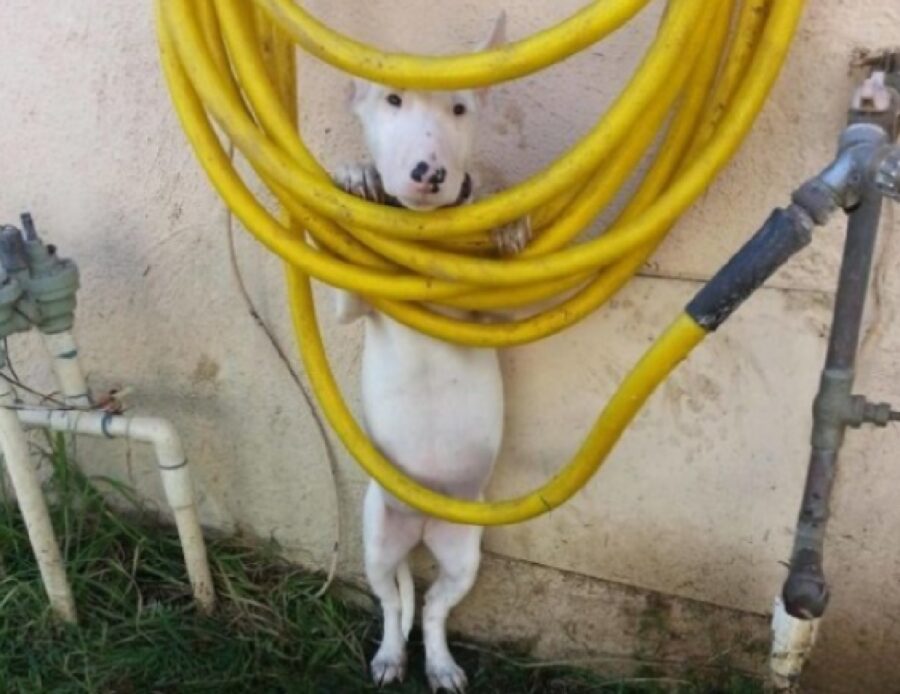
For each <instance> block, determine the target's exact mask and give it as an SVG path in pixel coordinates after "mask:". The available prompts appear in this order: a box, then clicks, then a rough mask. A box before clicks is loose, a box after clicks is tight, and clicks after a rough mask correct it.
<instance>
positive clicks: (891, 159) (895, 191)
mask: <svg viewBox="0 0 900 694" xmlns="http://www.w3.org/2000/svg"><path fill="white" fill-rule="evenodd" d="M874 168H875V172H874V174H873V176H872V180H873V182H874V184H875V188H876V189H877V190H878V192H879V193H881V195H883V196H884V197H886V198H890V199H891V200H895V201H897V202H900V146H898V145H894V146H893V147H885V148H883V149H882V150H881V151H880V152H879V153H878V160H877V161H876V163H875V167H874Z"/></svg>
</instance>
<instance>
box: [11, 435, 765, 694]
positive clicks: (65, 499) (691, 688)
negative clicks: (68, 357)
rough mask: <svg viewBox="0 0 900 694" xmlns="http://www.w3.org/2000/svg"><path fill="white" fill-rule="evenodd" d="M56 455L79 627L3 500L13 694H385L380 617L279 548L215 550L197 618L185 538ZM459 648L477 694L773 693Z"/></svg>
mask: <svg viewBox="0 0 900 694" xmlns="http://www.w3.org/2000/svg"><path fill="white" fill-rule="evenodd" d="M46 455H47V457H48V458H49V460H50V462H51V463H52V467H53V476H52V479H51V480H50V482H49V484H48V495H49V496H50V498H52V499H53V501H54V503H53V506H52V515H53V520H54V525H55V527H56V529H57V533H58V536H59V538H60V542H61V543H62V549H63V552H64V554H65V559H66V566H67V570H68V575H69V579H70V581H71V582H72V588H73V591H74V593H75V600H76V604H77V606H78V611H79V617H80V621H81V624H80V626H78V627H67V626H63V625H61V624H59V623H58V622H56V621H55V620H54V619H53V618H52V616H51V615H50V613H49V611H48V608H47V602H46V599H45V596H44V593H43V589H42V586H41V582H40V577H39V575H38V570H37V566H36V564H35V562H34V559H33V557H32V554H31V549H30V546H29V544H28V538H27V536H26V534H25V529H24V526H23V524H22V520H21V517H20V516H19V514H18V511H17V510H16V509H15V505H14V504H9V503H3V505H2V508H0V644H2V647H0V683H2V685H0V686H2V691H4V692H17V693H18V692H22V693H29V694H30V693H32V692H54V694H59V693H66V692H90V693H97V694H101V693H102V694H117V693H123V694H129V693H132V692H133V693H136V694H137V693H144V692H216V693H217V694H218V693H227V692H241V693H243V692H253V693H254V694H255V693H263V692H264V693H268V692H273V693H274V692H291V693H298V694H302V693H305V692H316V693H318V692H322V693H323V694H324V693H329V694H332V693H343V692H366V691H376V690H375V688H374V687H372V686H371V685H370V684H369V681H368V679H367V675H366V661H367V660H368V659H369V657H371V654H372V653H373V652H374V649H375V645H376V644H375V639H376V638H377V635H378V623H377V620H374V619H373V617H372V615H371V614H369V613H367V612H365V611H363V610H361V609H359V608H357V607H354V606H352V605H351V604H350V603H348V602H345V601H341V600H339V599H337V598H335V597H333V596H326V597H324V598H320V599H316V598H314V597H313V596H314V594H315V592H316V591H317V590H318V588H319V586H320V584H321V578H320V577H318V576H315V575H311V574H309V573H307V572H304V571H302V570H300V569H298V568H297V567H294V566H291V565H289V564H287V563H286V562H284V561H282V560H281V559H279V558H278V557H277V556H276V553H275V551H274V548H271V547H269V548H266V547H263V548H260V547H250V546H248V545H247V544H244V543H242V542H240V541H237V540H234V539H231V540H223V539H215V540H211V541H210V543H209V557H210V563H211V567H212V571H213V575H214V579H215V583H216V588H217V591H218V598H219V607H218V609H217V611H216V614H215V615H213V616H211V617H204V616H202V615H199V614H198V613H197V612H196V611H195V610H194V608H193V605H192V603H191V599H190V587H189V585H188V584H187V581H186V578H185V576H184V566H183V564H182V558H181V548H180V545H179V544H178V540H177V537H176V536H175V534H174V532H173V531H172V530H171V529H169V528H166V527H160V526H158V525H154V524H149V523H144V522H143V521H141V522H136V521H134V520H131V519H130V518H125V517H123V516H122V515H121V514H119V513H117V512H114V511H113V510H112V509H111V508H110V506H109V505H108V504H107V503H106V501H105V500H104V497H103V496H102V495H101V494H100V493H99V492H98V491H97V487H98V486H103V487H104V488H107V487H109V488H110V489H111V490H113V491H115V492H116V493H119V494H121V495H123V496H124V497H125V498H130V497H129V490H128V489H126V488H123V487H121V486H118V485H115V484H113V483H112V482H110V481H108V480H94V481H93V483H92V482H91V481H89V480H87V479H86V478H85V477H84V476H83V475H81V474H80V473H79V472H78V470H77V468H75V467H74V466H72V465H70V461H69V460H68V458H67V455H66V450H65V447H64V445H63V439H62V438H60V437H54V438H53V439H51V447H50V450H48V451H47V452H46ZM95 485H96V486H95ZM132 501H133V502H134V503H135V509H136V510H137V509H138V508H139V507H138V505H137V503H136V501H134V500H133V499H132ZM144 517H145V518H146V515H145V516H144ZM454 651H455V653H456V654H457V656H458V657H459V660H460V664H461V665H463V666H464V667H465V668H466V671H467V672H468V674H469V677H470V682H471V691H472V692H475V693H481V692H503V693H504V694H519V693H522V694H526V693H529V692H534V693H543V692H548V693H558V694H563V693H575V692H609V693H618V694H624V693H628V694H631V693H635V694H636V693H644V694H651V693H656V692H671V691H677V692H684V693H686V694H687V693H701V692H710V693H712V692H727V693H730V694H752V693H755V692H759V691H761V689H760V688H759V686H758V685H757V684H756V683H754V682H751V681H747V680H743V679H740V678H737V677H733V676H728V675H725V676H724V680H720V681H719V682H717V683H710V682H706V683H701V682H684V681H681V680H678V681H674V680H666V679H663V678H657V677H652V676H648V677H644V678H641V677H636V678H632V679H630V680H627V681H610V680H605V679H603V678H601V677H600V676H598V675H595V674H592V673H589V672H585V671H579V670H575V669H569V668H560V667H542V666H540V664H537V663H534V662H530V661H527V660H525V659H520V658H518V657H515V656H513V655H510V654H506V653H500V652H496V651H492V650H490V649H486V648H481V647H478V646H475V645H471V644H470V645H468V647H466V646H465V645H463V647H460V646H457V647H456V648H455V649H454ZM410 656H411V662H410V667H409V670H410V672H409V675H408V676H407V682H406V683H405V684H404V685H402V686H398V687H391V688H389V689H388V690H387V691H389V692H398V693H413V692H427V691H428V687H427V684H426V683H425V680H424V675H423V669H424V668H423V663H422V647H421V643H419V642H417V641H416V640H415V639H414V641H413V643H412V644H411V648H410Z"/></svg>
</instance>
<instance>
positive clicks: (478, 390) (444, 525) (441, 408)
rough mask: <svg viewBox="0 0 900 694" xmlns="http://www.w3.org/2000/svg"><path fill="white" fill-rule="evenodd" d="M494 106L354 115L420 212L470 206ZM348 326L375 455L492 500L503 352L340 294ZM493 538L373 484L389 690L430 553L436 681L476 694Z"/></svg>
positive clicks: (385, 182)
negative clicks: (470, 183) (469, 182)
mask: <svg viewBox="0 0 900 694" xmlns="http://www.w3.org/2000/svg"><path fill="white" fill-rule="evenodd" d="M504 34H505V17H504V16H503V15H501V17H500V18H499V19H498V20H497V23H496V25H495V27H494V30H493V32H492V34H491V37H490V39H489V40H488V41H487V42H486V43H485V44H484V46H483V48H486V47H488V46H496V45H498V44H500V43H502V42H503V41H504ZM389 97H390V98H389ZM484 99H485V96H484V93H483V92H481V91H479V92H473V91H459V92H440V93H439V92H427V93H423V92H414V91H409V90H392V89H390V88H388V87H384V86H381V85H375V84H370V83H360V82H357V83H356V84H355V86H354V91H353V97H352V103H353V109H354V112H355V113H356V114H357V116H358V117H359V120H360V123H361V124H362V127H363V131H364V133H365V139H366V142H367V143H368V146H369V150H370V153H371V155H372V157H373V159H374V163H373V165H374V169H375V170H377V172H378V175H379V176H380V178H381V184H382V186H383V189H384V192H385V193H387V194H388V195H391V196H393V197H395V198H397V199H398V200H399V201H400V202H401V203H402V204H403V205H404V206H406V207H411V208H416V209H433V208H435V207H440V206H444V205H451V204H453V203H454V202H455V201H457V200H458V198H459V193H460V189H461V187H462V186H463V182H464V180H465V177H466V174H467V173H469V172H470V171H471V164H472V162H471V156H472V151H473V143H474V137H475V133H476V117H477V114H478V111H479V110H480V108H481V107H482V105H483V102H484ZM398 101H399V104H398ZM460 104H461V105H462V107H463V108H462V109H460V108H459V105H460ZM461 110H462V111H463V113H460V111H461ZM420 162H426V163H427V165H428V167H429V168H428V170H429V171H434V170H437V169H439V168H442V169H444V171H445V173H444V175H443V176H442V180H441V183H440V184H439V186H437V189H435V188H436V187H435V186H432V185H429V184H428V182H427V178H426V181H425V184H423V183H422V181H419V180H415V177H412V176H411V175H410V173H411V171H413V170H414V169H415V168H416V166H417V165H418V164H419V163H420ZM371 177H372V167H371V166H369V167H366V166H355V167H354V166H351V167H345V168H344V169H343V170H342V172H341V173H340V174H339V175H338V176H337V177H336V180H337V181H338V182H339V184H340V185H342V186H343V187H344V188H345V189H346V190H349V191H351V192H355V193H356V194H359V195H366V192H367V191H370V190H371V188H372V185H371V180H370V179H371ZM419 178H422V176H419ZM507 231H509V232H511V233H505V234H503V235H502V238H501V239H500V240H501V242H502V244H501V245H503V246H504V250H505V251H507V252H508V251H509V250H520V249H521V247H522V246H523V245H524V243H525V242H526V241H527V237H528V234H529V233H530V232H529V229H528V226H527V224H525V225H522V224H519V225H513V227H512V228H510V229H508V230H507ZM337 312H338V318H339V320H340V321H342V322H350V321H353V320H356V319H357V318H359V317H364V318H365V322H366V323H365V327H366V332H365V348H364V352H363V363H362V400H363V411H364V416H365V424H366V428H367V430H368V432H369V435H370V436H371V437H372V440H373V441H374V442H375V444H376V445H377V446H378V447H379V449H380V450H381V451H382V452H383V453H384V454H385V455H386V456H387V457H388V458H389V459H390V460H392V461H393V462H394V463H395V464H396V465H398V466H399V467H400V468H402V469H403V470H404V471H405V472H406V473H407V474H409V475H410V476H411V477H413V478H414V479H416V480H417V481H419V482H421V483H422V484H424V485H426V486H428V487H430V488H432V489H435V490H437V491H440V492H442V493H444V494H449V495H451V496H455V497H459V498H464V499H480V498H481V497H482V493H483V491H484V488H485V486H486V484H487V482H488V479H489V478H490V475H491V471H492V468H493V465H494V460H495V458H496V456H497V452H498V450H499V448H500V442H501V438H502V431H503V383H502V380H501V375H500V368H499V363H498V359H497V354H496V352H495V351H494V350H491V349H472V348H466V347H460V346H458V345H451V344H448V343H445V342H442V341H439V340H435V339H432V338H430V337H427V336H425V335H422V334H420V333H418V332H416V331H414V330H411V329H409V328H407V327H405V326H403V325H401V324H399V323H397V322H395V321H394V320H392V319H391V318H389V317H388V316H385V315H383V314H381V313H379V312H377V311H374V310H372V309H371V308H370V307H369V306H368V305H366V304H365V302H364V301H363V300H362V299H360V298H359V297H357V296H354V295H350V294H348V293H346V292H341V291H339V292H338V299H337ZM481 535H482V528H480V527H477V526H467V525H455V524H452V523H448V522H445V521H442V520H438V519H436V518H431V517H428V516H424V515H422V514H421V513H418V512H417V511H414V510H413V509H411V508H409V507H408V506H406V505H405V504H403V503H401V502H399V501H398V500H397V499H395V498H394V497H392V496H391V495H390V494H388V493H387V492H386V491H385V490H383V489H382V488H381V487H380V486H379V485H378V484H377V483H375V482H374V481H372V482H371V483H370V484H369V488H368V491H367V492H366V497H365V504H364V510H363V536H364V541H365V567H366V576H367V577H368V580H369V584H370V586H371V588H372V591H373V592H374V593H375V595H376V596H377V597H378V599H379V600H380V601H381V606H382V609H383V612H384V634H383V638H382V641H381V646H380V648H379V649H378V652H377V653H376V655H375V657H374V659H373V660H372V676H373V678H374V679H375V681H376V682H378V683H381V684H386V683H389V682H391V681H394V680H398V679H402V677H403V675H404V674H405V668H406V638H407V636H408V633H409V630H410V627H411V626H412V621H413V612H414V595H413V582H412V577H411V575H410V571H409V566H408V563H407V555H408V554H409V552H410V550H412V549H413V548H414V547H415V546H416V545H418V544H419V543H420V542H424V543H425V545H426V546H427V547H428V548H429V550H430V551H431V552H432V554H433V555H434V557H435V559H436V560H437V563H438V565H439V570H440V572H439V575H438V578H437V580H436V581H435V582H434V584H433V585H432V586H431V587H430V588H429V590H428V592H427V593H426V595H425V604H424V609H423V615H422V630H423V635H424V641H425V654H426V671H427V675H428V679H429V682H430V684H431V686H432V688H433V689H435V690H437V689H440V688H444V689H448V690H453V691H462V690H463V689H464V688H465V686H466V675H465V673H464V672H463V670H462V669H461V668H460V667H459V666H458V665H457V664H456V662H455V661H454V659H453V657H452V655H451V654H450V650H449V648H448V646H447V636H446V628H445V624H446V620H447V615H448V613H449V612H450V610H451V609H452V608H453V607H454V606H455V605H456V604H457V603H458V602H459V601H460V600H462V598H463V597H464V596H465V595H466V594H467V593H468V592H469V590H470V589H471V587H472V585H473V583H474V582H475V577H476V575H477V572H478V566H479V562H480V558H481Z"/></svg>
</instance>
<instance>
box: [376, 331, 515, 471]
mask: <svg viewBox="0 0 900 694" xmlns="http://www.w3.org/2000/svg"><path fill="white" fill-rule="evenodd" d="M362 394H363V407H364V410H365V418H366V426H367V428H368V429H369V433H370V435H371V436H372V438H373V439H374V441H375V442H376V444H378V446H379V447H380V448H381V449H382V450H383V451H384V452H385V453H386V454H387V455H389V456H390V457H392V458H393V459H394V460H395V462H397V463H398V464H400V465H401V466H403V467H404V468H405V469H407V470H408V471H410V472H412V473H420V474H421V475H422V476H423V477H428V476H431V475H434V476H436V477H437V478H440V477H442V476H443V477H446V476H447V475H449V476H450V477H456V476H457V475H461V474H466V471H465V468H466V467H467V465H468V464H470V463H471V464H472V465H473V466H476V467H479V468H481V467H484V466H485V465H487V467H488V468H489V467H490V465H492V464H493V459H494V457H495V456H496V453H497V449H498V448H499V446H500V440H501V437H502V428H503V383H502V379H501V376H500V368H499V364H498V360H497V354H496V352H495V351H494V350H489V349H470V348H463V347H458V346H456V345H449V344H447V343H444V342H441V341H438V340H434V339H432V338H429V337H426V336H424V335H421V334H419V333H417V332H415V331H412V330H410V329H408V328H406V327H404V326H402V325H400V324H398V323H396V322H394V321H393V320H391V319H390V318H387V317H386V316H384V315H380V314H379V315H376V316H373V317H372V318H370V319H367V325H366V342H365V349H364V351H363V367H362ZM445 468H447V470H445ZM488 471H489V470H488ZM488 471H485V472H484V474H487V472H488ZM445 472H446V473H447V474H446V475H445V474H444V473H445ZM470 472H471V474H475V475H477V476H480V475H481V473H480V472H479V471H476V470H472V471H470ZM423 481H425V480H424V479H423ZM434 481H435V482H440V481H441V480H440V479H435V480H434ZM447 481H451V480H447Z"/></svg>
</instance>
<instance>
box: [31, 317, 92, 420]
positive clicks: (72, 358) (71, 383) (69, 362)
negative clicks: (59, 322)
mask: <svg viewBox="0 0 900 694" xmlns="http://www.w3.org/2000/svg"><path fill="white" fill-rule="evenodd" d="M41 335H42V336H43V338H44V345H45V346H46V348H47V351H48V352H49V353H50V358H51V359H52V361H53V373H54V374H56V382H57V383H58V384H59V389H60V391H62V394H63V396H64V397H65V400H66V402H67V403H68V404H70V405H72V406H73V407H81V408H84V407H90V406H91V393H90V389H89V388H88V384H87V380H86V379H85V377H84V372H83V371H82V369H81V362H80V361H79V359H78V345H77V344H76V343H75V337H74V336H73V335H72V333H71V332H70V331H68V330H65V331H63V332H61V333H55V334H53V335H47V334H45V333H41Z"/></svg>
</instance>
